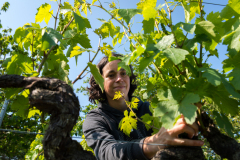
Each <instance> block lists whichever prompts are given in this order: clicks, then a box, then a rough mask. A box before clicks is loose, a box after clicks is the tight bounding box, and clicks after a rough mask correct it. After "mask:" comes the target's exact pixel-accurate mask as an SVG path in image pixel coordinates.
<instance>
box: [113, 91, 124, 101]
mask: <svg viewBox="0 0 240 160" xmlns="http://www.w3.org/2000/svg"><path fill="white" fill-rule="evenodd" d="M120 98H122V93H121V92H120V91H117V92H115V95H114V97H113V100H115V99H116V100H119V99H120Z"/></svg>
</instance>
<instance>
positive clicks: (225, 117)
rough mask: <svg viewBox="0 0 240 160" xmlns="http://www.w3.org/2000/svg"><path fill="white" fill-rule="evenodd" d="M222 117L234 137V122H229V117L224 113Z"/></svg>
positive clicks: (225, 126) (229, 132)
mask: <svg viewBox="0 0 240 160" xmlns="http://www.w3.org/2000/svg"><path fill="white" fill-rule="evenodd" d="M222 119H223V121H224V128H225V130H226V132H227V133H228V135H229V136H231V137H232V138H233V137H234V135H233V130H234V128H233V126H232V124H231V123H230V122H229V119H228V117H227V116H225V115H224V114H223V115H222Z"/></svg>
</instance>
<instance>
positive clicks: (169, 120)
mask: <svg viewBox="0 0 240 160" xmlns="http://www.w3.org/2000/svg"><path fill="white" fill-rule="evenodd" d="M157 96H158V99H159V100H160V102H159V103H158V104H157V107H156V108H154V109H153V116H154V117H159V116H160V117H161V122H162V126H163V127H165V128H167V129H170V128H172V127H173V125H174V123H175V121H176V120H175V119H176V118H177V117H178V116H179V115H180V113H179V111H178V110H179V107H180V101H181V99H182V89H180V88H172V89H171V90H170V89H168V90H166V91H165V90H163V89H160V90H158V95H157Z"/></svg>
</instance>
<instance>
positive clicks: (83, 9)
mask: <svg viewBox="0 0 240 160" xmlns="http://www.w3.org/2000/svg"><path fill="white" fill-rule="evenodd" d="M82 11H83V12H84V13H85V14H86V16H87V5H86V3H83V4H82Z"/></svg>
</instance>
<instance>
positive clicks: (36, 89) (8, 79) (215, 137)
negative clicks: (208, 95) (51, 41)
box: [0, 75, 240, 160]
mask: <svg viewBox="0 0 240 160" xmlns="http://www.w3.org/2000/svg"><path fill="white" fill-rule="evenodd" d="M0 88H28V89H30V95H29V101H30V105H32V106H35V107H37V108H38V109H39V110H41V111H43V112H46V113H49V114H50V115H51V116H50V124H49V127H48V129H47V131H46V133H45V135H44V139H43V149H44V156H45V158H46V159H47V160H56V159H59V160H93V159H96V158H95V157H94V156H93V154H92V152H89V151H85V150H83V148H82V146H81V145H80V144H79V143H78V142H77V141H75V140H72V138H71V137H70V132H71V130H72V129H73V126H74V125H75V124H76V122H77V119H78V116H79V111H80V105H79V101H78V98H77V97H76V95H75V94H74V93H73V90H72V88H71V87H70V86H69V85H67V84H66V83H64V82H62V81H60V80H58V79H49V78H35V77H23V76H19V75H4V76H1V77H0ZM202 121H203V123H204V126H205V129H203V128H201V130H202V131H203V130H205V131H206V132H203V133H204V134H203V136H204V137H205V138H207V140H208V141H209V143H210V146H211V148H212V149H213V150H214V151H215V152H216V153H217V154H219V155H220V156H221V157H222V158H228V159H229V160H239V159H240V145H239V144H238V143H237V141H236V140H234V139H233V138H230V137H228V136H226V135H223V134H222V133H220V131H219V130H218V129H217V128H216V127H215V125H214V124H213V121H212V120H211V119H210V118H209V117H208V116H207V114H206V113H202ZM171 159H173V160H188V159H189V160H190V159H191V160H192V159H194V160H204V159H205V157H204V155H203V152H202V149H201V147H169V148H167V149H162V150H160V151H159V152H158V153H157V154H156V156H155V157H154V158H153V159H152V160H171Z"/></svg>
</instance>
